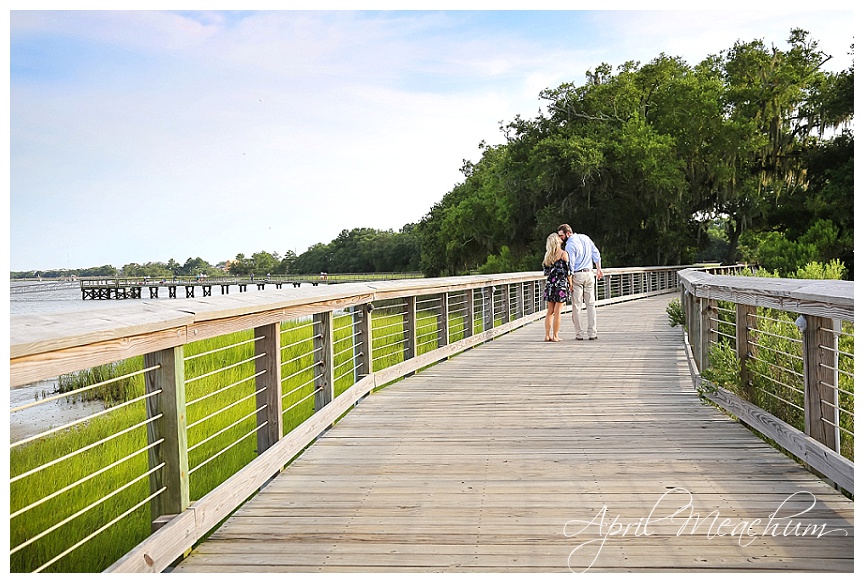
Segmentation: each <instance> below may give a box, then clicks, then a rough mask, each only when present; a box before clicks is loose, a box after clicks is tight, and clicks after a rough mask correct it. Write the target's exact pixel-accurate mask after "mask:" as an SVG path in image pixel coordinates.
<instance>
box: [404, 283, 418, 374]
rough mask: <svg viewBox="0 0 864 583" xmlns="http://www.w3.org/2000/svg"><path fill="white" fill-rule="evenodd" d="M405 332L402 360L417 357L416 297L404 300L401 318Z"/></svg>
mask: <svg viewBox="0 0 864 583" xmlns="http://www.w3.org/2000/svg"><path fill="white" fill-rule="evenodd" d="M402 319H403V328H402V329H403V330H404V332H405V352H404V359H405V360H410V359H412V358H414V357H415V356H417V296H408V297H407V298H405V314H404V315H403V316H402Z"/></svg>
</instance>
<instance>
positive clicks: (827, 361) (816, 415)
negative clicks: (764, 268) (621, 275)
mask: <svg viewBox="0 0 864 583" xmlns="http://www.w3.org/2000/svg"><path fill="white" fill-rule="evenodd" d="M679 278H680V281H681V295H682V307H683V310H684V314H685V320H686V332H685V338H686V340H687V349H688V355H689V357H690V360H691V373H692V375H693V378H694V386H696V387H697V388H699V386H700V385H702V386H708V387H710V390H708V391H705V392H704V393H703V395H704V396H705V397H706V398H707V399H709V400H711V401H713V402H714V403H716V404H717V405H719V406H720V407H722V408H724V409H726V410H727V411H728V412H729V413H731V414H733V415H735V416H736V417H738V418H739V419H740V420H741V421H742V422H744V423H746V424H747V425H749V426H751V427H753V428H754V429H756V430H757V431H759V432H761V433H762V434H764V435H766V436H768V437H770V438H771V439H773V440H774V441H776V442H777V443H778V444H779V445H780V446H781V447H783V448H784V449H786V450H787V451H789V452H790V453H792V454H793V455H795V456H797V457H798V458H800V459H801V460H802V461H804V462H805V463H807V464H808V465H810V466H811V467H812V468H814V469H815V470H817V471H819V472H820V473H822V474H824V475H825V476H827V477H828V478H829V479H830V480H832V481H834V482H835V483H836V484H837V485H838V486H840V487H842V488H844V489H845V490H847V491H849V492H851V493H854V463H853V462H851V461H850V460H848V459H846V458H844V457H842V456H840V454H839V453H838V452H839V451H840V437H839V427H838V423H837V422H836V421H831V420H830V418H831V417H832V416H834V417H836V415H837V412H838V410H839V403H838V392H837V385H838V379H837V371H838V357H839V350H838V339H837V336H838V333H839V331H840V322H841V321H846V322H850V323H851V322H854V318H855V305H854V282H851V281H840V280H802V279H779V278H761V277H736V276H720V275H711V274H708V273H704V272H698V271H693V270H689V269H688V270H683V271H681V272H680V273H679ZM718 301H723V302H731V303H733V304H735V310H734V312H735V328H736V332H735V353H736V356H737V358H738V360H739V374H740V379H741V385H742V387H743V390H744V391H745V393H746V392H748V390H749V389H748V388H747V387H748V386H749V384H750V382H751V375H750V374H749V371H748V361H749V360H750V359H751V358H752V354H751V350H750V348H749V347H750V345H751V336H752V334H753V330H752V329H751V328H750V327H749V324H748V323H747V322H748V318H749V317H751V316H753V315H755V314H756V310H757V308H770V309H776V310H781V311H785V312H792V313H793V314H794V315H798V319H797V320H796V321H795V324H796V325H797V326H798V328H799V329H800V330H801V346H802V350H801V354H800V358H801V359H803V363H804V374H803V386H804V391H803V392H804V397H803V408H804V431H801V430H799V429H797V428H795V427H793V426H792V425H790V424H789V423H787V422H786V421H785V420H783V419H779V418H777V417H775V416H774V415H772V414H770V413H768V412H767V411H765V410H764V409H761V408H759V407H757V406H756V405H754V404H753V403H752V402H751V401H750V400H749V399H748V395H746V394H745V395H741V394H736V393H733V392H731V391H729V390H726V389H725V388H724V387H717V386H716V385H714V384H713V383H710V382H708V381H706V380H705V379H704V378H702V372H703V371H704V370H705V369H707V368H708V367H709V363H708V348H709V345H710V344H711V343H713V342H716V341H717V330H714V329H712V326H711V320H712V318H714V317H715V316H716V314H717V310H718V305H717V302H718Z"/></svg>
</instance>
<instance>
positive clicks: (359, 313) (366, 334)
mask: <svg viewBox="0 0 864 583" xmlns="http://www.w3.org/2000/svg"><path fill="white" fill-rule="evenodd" d="M351 317H352V321H353V323H354V338H355V341H354V343H355V346H354V382H355V383H357V382H359V381H360V379H362V378H363V377H365V376H367V375H369V374H371V373H372V304H361V305H359V306H354V309H353V310H352V313H351Z"/></svg>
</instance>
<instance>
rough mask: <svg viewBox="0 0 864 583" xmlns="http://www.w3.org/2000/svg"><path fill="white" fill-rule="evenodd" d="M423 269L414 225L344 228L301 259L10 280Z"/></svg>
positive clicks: (260, 255) (262, 255)
mask: <svg viewBox="0 0 864 583" xmlns="http://www.w3.org/2000/svg"><path fill="white" fill-rule="evenodd" d="M419 270H420V250H419V242H418V240H417V237H416V235H415V233H414V225H413V224H409V225H405V226H404V227H403V228H402V229H401V230H399V231H398V232H394V231H392V230H386V231H379V230H376V229H368V228H360V229H352V230H351V231H348V230H343V231H342V232H341V233H340V234H339V236H338V237H336V238H335V239H334V240H333V241H331V242H330V243H327V244H324V243H316V244H315V245H312V246H311V247H309V249H308V250H307V251H306V252H304V253H301V254H300V255H297V254H296V253H295V252H294V251H292V250H288V251H286V252H285V253H284V254H280V253H279V252H278V251H274V252H272V253H271V252H267V251H259V252H257V253H253V254H252V255H250V256H248V257H247V256H246V255H245V254H244V253H238V254H237V255H236V256H235V257H234V259H230V260H226V261H223V262H219V263H215V264H211V263H209V262H208V261H206V260H204V259H202V258H201V257H190V258H188V259H187V260H186V262H185V263H183V264H180V263H178V262H177V261H175V260H174V259H169V260H168V261H167V262H163V261H152V262H147V263H143V264H140V263H127V264H126V265H124V266H123V267H121V268H119V269H118V268H116V267H114V266H113V265H102V266H99V267H90V268H85V269H52V270H42V271H13V272H12V273H11V278H12V279H24V278H37V277H43V278H62V277H69V276H76V277H103V276H104V277H117V276H122V277H143V276H149V277H160V278H171V277H194V276H196V275H199V274H201V275H207V276H216V275H224V274H226V273H227V274H229V275H238V276H239V275H251V274H255V275H266V274H268V273H269V274H273V275H280V274H285V275H288V274H309V273H320V272H322V271H324V272H328V273H372V272H393V273H405V272H417V271H419Z"/></svg>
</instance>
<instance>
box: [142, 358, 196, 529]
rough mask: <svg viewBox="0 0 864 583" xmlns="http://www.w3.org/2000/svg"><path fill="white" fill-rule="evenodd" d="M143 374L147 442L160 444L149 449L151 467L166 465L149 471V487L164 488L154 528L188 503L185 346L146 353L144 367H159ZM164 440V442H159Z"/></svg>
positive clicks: (154, 508)
mask: <svg viewBox="0 0 864 583" xmlns="http://www.w3.org/2000/svg"><path fill="white" fill-rule="evenodd" d="M156 366H158V368H157V369H155V370H151V371H148V372H147V373H146V374H145V375H144V385H145V390H146V392H147V394H150V393H156V394H155V395H153V396H152V397H149V398H147V399H145V404H146V411H147V418H148V419H153V421H152V422H151V423H148V424H147V442H148V443H149V444H150V445H152V444H155V443H157V442H159V443H158V445H156V446H155V447H152V448H151V449H149V450H148V454H147V455H148V461H149V465H150V468H151V469H152V468H155V467H157V466H158V465H159V464H162V463H164V464H165V465H164V466H163V467H162V469H161V470H159V471H157V472H154V473H152V474H150V490H151V492H157V491H159V490H160V489H162V488H165V491H164V492H162V494H160V495H159V496H157V497H156V498H154V499H153V501H152V503H151V505H150V508H151V517H152V522H151V528H152V530H153V531H154V532H155V531H156V530H157V529H158V528H159V527H160V526H162V525H163V524H164V523H165V522H167V519H168V517H170V516H172V515H174V514H179V513H181V512H183V511H184V510H186V508H187V507H188V506H189V457H188V448H187V441H186V439H187V438H186V391H185V373H184V368H183V347H182V346H178V347H176V348H168V349H165V350H160V351H158V352H151V353H148V354H145V355H144V368H151V367H156ZM160 440H161V442H160Z"/></svg>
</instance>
